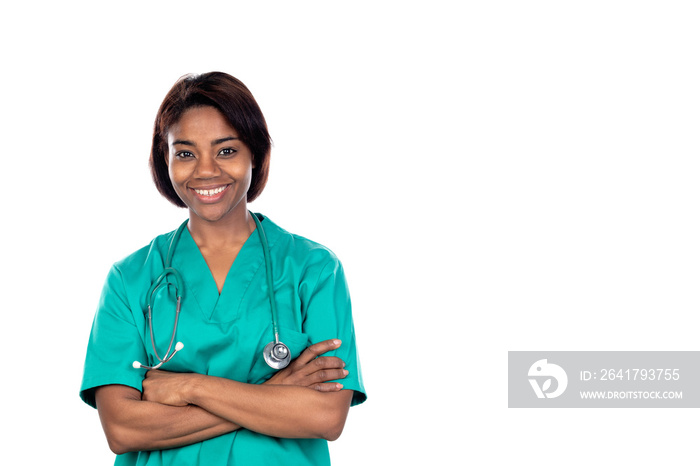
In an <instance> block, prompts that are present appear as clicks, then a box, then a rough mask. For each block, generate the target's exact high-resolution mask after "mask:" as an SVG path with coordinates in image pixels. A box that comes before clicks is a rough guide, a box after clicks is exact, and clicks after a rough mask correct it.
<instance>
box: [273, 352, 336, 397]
mask: <svg viewBox="0 0 700 466" xmlns="http://www.w3.org/2000/svg"><path fill="white" fill-rule="evenodd" d="M340 344H341V342H340V340H325V341H322V342H319V343H316V344H314V345H311V346H309V347H308V348H306V349H305V350H304V352H303V353H301V354H300V355H299V357H298V358H296V359H295V360H294V361H292V363H291V364H290V365H289V366H287V367H286V368H284V369H282V370H281V371H278V372H277V373H275V375H273V376H272V378H270V380H268V381H267V382H265V383H266V384H273V385H297V386H300V387H308V388H312V389H314V390H318V391H319V392H337V391H340V390H342V389H343V385H342V384H339V383H336V382H334V383H328V381H329V380H336V379H342V378H345V376H346V375H348V371H346V370H344V369H343V367H345V363H344V362H343V360H342V359H340V358H336V357H335V356H321V355H322V354H324V353H327V352H328V351H333V350H335V349H337V348H339V347H340ZM319 356H321V357H319Z"/></svg>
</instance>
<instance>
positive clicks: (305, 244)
mask: <svg viewBox="0 0 700 466" xmlns="http://www.w3.org/2000/svg"><path fill="white" fill-rule="evenodd" d="M262 225H263V228H264V229H265V234H266V235H267V236H268V241H269V243H270V249H271V251H273V254H274V255H275V256H282V257H284V258H286V260H294V261H295V262H297V263H303V264H304V265H306V266H321V267H326V266H332V267H337V266H340V260H339V259H338V256H336V255H335V253H334V252H333V251H331V250H330V249H329V248H327V247H326V246H324V245H322V244H320V243H317V242H316V241H312V240H310V239H308V238H305V237H304V236H301V235H297V234H295V233H290V232H288V231H287V230H285V229H284V228H281V227H280V226H278V225H277V224H275V223H274V222H272V220H270V219H269V218H267V217H266V218H265V221H264V222H263V223H262Z"/></svg>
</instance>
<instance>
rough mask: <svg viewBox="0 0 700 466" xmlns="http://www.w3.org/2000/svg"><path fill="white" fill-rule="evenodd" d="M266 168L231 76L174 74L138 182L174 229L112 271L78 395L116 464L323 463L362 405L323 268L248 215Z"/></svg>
mask: <svg viewBox="0 0 700 466" xmlns="http://www.w3.org/2000/svg"><path fill="white" fill-rule="evenodd" d="M269 155H270V137H269V134H268V132H267V126H266V124H265V120H264V118H263V116H262V112H261V111H260V109H259V108H258V105H257V103H256V102H255V100H254V99H253V96H252V95H251V94H250V92H249V91H248V89H247V88H246V87H245V86H244V85H243V84H242V83H241V82H240V81H238V80H236V79H235V78H233V77H232V76H229V75H227V74H224V73H207V74H204V75H200V76H187V77H185V78H183V79H181V80H179V81H178V82H177V83H176V84H175V86H174V87H173V88H172V89H171V90H170V92H169V93H168V95H167V96H166V98H165V100H164V101H163V104H162V105H161V107H160V110H159V112H158V116H157V118H156V123H155V128H154V136H153V146H152V150H151V161H150V162H151V170H152V174H153V179H154V181H155V183H156V186H157V187H158V189H159V191H160V192H161V193H162V194H163V195H164V196H165V197H166V198H167V199H168V200H170V201H171V202H173V203H174V204H176V205H178V206H181V207H186V208H187V210H188V214H189V215H188V220H186V221H185V222H184V223H183V224H182V225H181V226H180V228H178V229H177V230H176V231H172V232H170V233H167V234H164V235H161V236H158V237H156V238H155V239H153V241H151V243H150V244H149V245H147V246H145V247H144V248H142V249H140V250H138V251H136V252H135V253H133V254H132V255H130V256H129V257H127V258H126V259H124V260H122V261H120V262H118V263H116V264H115V265H114V266H113V267H112V270H111V271H110V273H109V275H108V277H107V281H106V283H105V286H104V289H103V292H102V298H101V300H100V303H99V306H98V310H97V314H96V316H95V321H94V324H93V329H92V333H91V335H90V340H89V344H88V351H87V356H86V360H85V370H84V376H83V382H82V386H81V392H80V395H81V397H82V398H83V400H84V401H85V402H86V403H88V404H90V405H91V406H94V407H96V408H97V409H98V412H99V415H100V419H101V421H102V425H103V428H104V431H105V434H106V436H107V440H108V442H109V445H110V448H111V449H112V450H113V451H114V452H115V453H117V454H118V456H117V460H116V464H129V465H165V464H208V465H217V464H221V465H229V464H235V465H245V464H256V465H260V464H274V465H279V464H299V465H304V464H309V465H311V464H313V465H318V464H329V462H330V459H329V454H328V446H327V440H334V439H336V438H338V436H340V433H341V432H342V430H343V426H344V424H345V419H346V417H347V414H348V409H349V407H350V406H351V405H354V404H359V403H362V402H364V400H365V399H366V395H365V390H364V386H363V383H362V376H361V373H360V366H359V360H358V356H357V350H356V347H355V332H354V327H353V321H352V313H351V308H350V298H349V293H348V289H347V284H346V282H345V276H344V272H343V268H342V265H341V264H340V262H339V261H338V259H337V257H336V256H335V255H334V254H333V253H332V252H331V251H330V250H328V249H327V248H325V247H323V246H321V245H319V244H318V243H314V242H312V241H310V240H308V239H305V238H302V237H300V236H298V235H294V234H291V233H288V232H287V231H285V230H283V229H282V228H280V227H278V226H277V225H276V224H274V223H273V222H272V221H271V220H270V219H269V218H266V217H264V216H262V215H261V214H253V213H251V212H249V211H248V208H247V203H248V202H249V201H251V200H253V199H255V198H256V197H257V196H258V195H260V193H261V192H262V190H263V188H264V187H265V184H266V182H267V175H268V169H269ZM253 233H255V234H253ZM271 315H272V319H270V316H271ZM178 322H179V323H178ZM273 336H274V340H273V342H272V343H268V342H269V340H270V338H271V337H273ZM176 337H177V340H178V344H177V345H176V346H175V352H173V353H171V349H172V345H173V342H174V341H175V338H176ZM281 340H284V341H285V343H286V344H283V343H282V342H281ZM168 341H169V342H170V343H168ZM157 347H158V348H163V347H167V348H168V350H167V351H166V353H165V355H164V356H163V357H161V355H160V354H159V353H158V352H157V351H156V348H157ZM176 353H177V357H174V356H175V354H176ZM268 353H270V354H268ZM134 360H137V361H139V360H140V361H148V362H147V363H146V364H148V365H142V364H140V363H138V362H135V363H134V367H135V368H136V369H134V367H132V364H131V361H134ZM290 360H291V363H289V361H290ZM166 363H167V366H163V364H166ZM287 364H289V365H287ZM161 366H163V367H165V369H167V370H155V368H156V367H157V368H160V367H161ZM143 368H145V369H149V368H152V369H151V370H148V371H147V372H144V371H143Z"/></svg>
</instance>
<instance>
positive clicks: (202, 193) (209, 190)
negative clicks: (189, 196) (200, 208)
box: [190, 184, 231, 202]
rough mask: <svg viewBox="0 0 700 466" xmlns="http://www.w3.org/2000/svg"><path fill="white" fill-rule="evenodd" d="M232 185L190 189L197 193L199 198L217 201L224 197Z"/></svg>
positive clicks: (203, 200)
mask: <svg viewBox="0 0 700 466" xmlns="http://www.w3.org/2000/svg"><path fill="white" fill-rule="evenodd" d="M230 186H231V185H230V184H225V185H223V186H212V187H209V186H204V187H201V188H190V189H191V190H192V191H193V192H194V193H195V196H196V197H197V199H199V200H200V201H202V202H217V201H218V200H219V199H221V198H223V197H224V195H225V194H226V191H227V190H228V188H229V187H230Z"/></svg>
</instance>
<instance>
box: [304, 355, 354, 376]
mask: <svg viewBox="0 0 700 466" xmlns="http://www.w3.org/2000/svg"><path fill="white" fill-rule="evenodd" d="M301 364H302V363H299V365H297V366H294V367H293V372H294V374H296V375H301V376H304V377H306V376H309V375H311V374H313V373H314V372H317V371H321V370H327V369H342V368H344V367H345V362H344V361H343V360H342V359H340V358H338V357H335V356H319V357H317V358H316V359H313V360H311V361H310V362H308V363H307V364H305V365H303V366H302V365H301Z"/></svg>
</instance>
